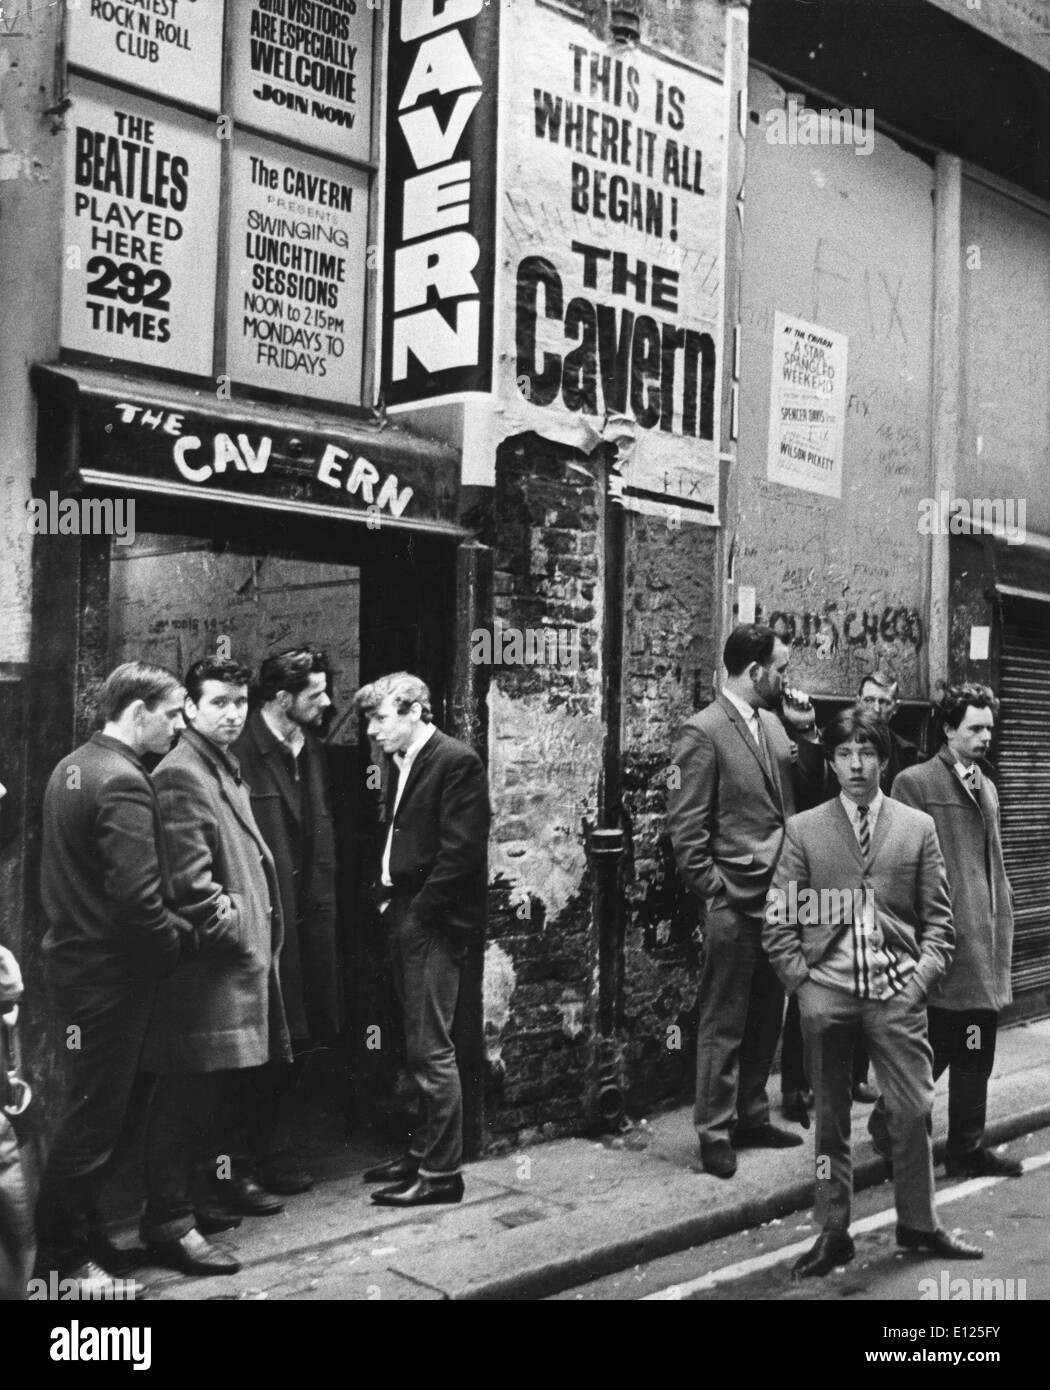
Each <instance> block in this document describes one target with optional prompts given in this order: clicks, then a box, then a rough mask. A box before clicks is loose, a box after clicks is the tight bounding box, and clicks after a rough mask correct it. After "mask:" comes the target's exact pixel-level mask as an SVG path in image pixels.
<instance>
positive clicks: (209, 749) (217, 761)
mask: <svg viewBox="0 0 1050 1390" xmlns="http://www.w3.org/2000/svg"><path fill="white" fill-rule="evenodd" d="M182 738H183V739H185V741H186V743H187V744H188V745H189V747H190V748H192V749H194V750H195V751H196V752H197V754H198V755H199V756H200V757H202V758H203V759H204V761H205V762H206V763H208V764H209V765H210V766H211V767H213V768H214V769H215V770H216V772H225V774H226V775H227V777H232V778H233V780H234V781H235V782H236V783H237V785H238V786H240V784H241V765H240V763H239V762H238V761H237V759H236V758H235V757H234V755H233V754H232V753H227V752H224V751H223V749H221V748H218V747H216V745H215V744H214V743H212V741H211V739H208V738H205V737H204V735H203V734H199V733H198V732H197V730H196V729H190V728H187V729H184V730H183V733H182Z"/></svg>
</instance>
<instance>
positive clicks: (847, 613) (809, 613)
mask: <svg viewBox="0 0 1050 1390" xmlns="http://www.w3.org/2000/svg"><path fill="white" fill-rule="evenodd" d="M755 618H756V621H758V622H760V623H768V625H769V626H770V627H771V628H772V629H773V631H774V632H775V633H776V634H777V636H778V637H779V638H780V640H781V641H782V642H786V643H787V644H788V645H789V646H792V647H811V648H813V649H814V651H815V653H816V655H817V657H818V658H819V659H821V660H823V661H830V660H832V658H834V657H835V656H836V655H837V654H838V652H839V650H840V648H847V649H848V648H850V647H874V646H877V645H878V644H879V643H880V642H906V643H908V644H909V645H910V646H912V647H914V648H915V650H916V651H918V650H919V649H920V648H921V646H922V644H923V637H924V632H923V625H922V617H921V616H920V614H919V611H918V609H916V608H909V607H906V606H900V607H894V606H893V605H891V604H887V605H886V606H885V607H884V608H883V609H881V610H880V609H878V608H871V609H869V608H864V609H861V610H859V611H858V610H857V609H855V608H850V609H845V610H842V609H840V605H839V604H838V603H835V602H831V603H826V604H825V605H824V608H823V611H820V612H816V611H813V610H812V609H802V610H800V611H797V612H793V611H789V610H785V609H774V610H773V611H772V612H770V613H769V614H768V616H767V615H765V614H764V613H763V611H762V605H761V604H759V605H757V606H756V610H755Z"/></svg>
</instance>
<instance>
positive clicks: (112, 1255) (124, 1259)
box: [88, 1231, 146, 1279]
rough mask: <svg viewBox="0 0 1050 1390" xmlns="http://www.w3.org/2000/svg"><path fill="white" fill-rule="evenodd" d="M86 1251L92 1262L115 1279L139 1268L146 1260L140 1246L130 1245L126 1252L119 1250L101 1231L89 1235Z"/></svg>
mask: <svg viewBox="0 0 1050 1390" xmlns="http://www.w3.org/2000/svg"><path fill="white" fill-rule="evenodd" d="M88 1249H89V1250H90V1252H91V1260H92V1262H93V1263H94V1264H98V1265H101V1266H102V1268H103V1269H104V1270H105V1271H106V1273H107V1274H112V1275H114V1276H115V1277H116V1278H117V1279H121V1278H123V1276H124V1275H125V1274H131V1273H132V1271H133V1270H136V1269H139V1268H141V1266H142V1264H143V1262H144V1260H145V1258H146V1252H145V1250H144V1249H143V1248H142V1246H141V1245H132V1246H129V1247H128V1249H126V1250H124V1249H121V1247H120V1246H119V1245H114V1244H113V1242H112V1241H111V1240H110V1238H109V1236H107V1235H105V1234H104V1233H103V1232H102V1231H95V1232H94V1233H93V1234H92V1235H91V1237H90V1238H89V1240H88Z"/></svg>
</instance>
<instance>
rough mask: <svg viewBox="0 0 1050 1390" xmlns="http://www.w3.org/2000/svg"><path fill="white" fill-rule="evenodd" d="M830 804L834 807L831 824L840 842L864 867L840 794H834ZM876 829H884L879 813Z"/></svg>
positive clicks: (873, 850) (873, 854)
mask: <svg viewBox="0 0 1050 1390" xmlns="http://www.w3.org/2000/svg"><path fill="white" fill-rule="evenodd" d="M831 804H832V806H833V808H834V810H833V813H832V822H833V824H834V826H835V830H836V831H837V833H838V836H839V839H840V840H841V841H842V843H843V844H844V845H845V847H846V848H847V849H848V850H849V852H850V854H852V855H853V858H854V859H855V860H856V861H857V863H858V864H859V865H860V866H861V868H865V867H866V866H865V864H864V856H863V854H861V852H860V845H859V844H858V843H857V836H856V834H855V833H854V830H853V826H852V825H851V824H850V818H849V816H848V815H847V814H846V808H845V806H843V804H842V798H841V796H836V797H835V799H834V801H833V802H832V803H831ZM883 809H885V806H884V808H883ZM876 829H877V830H884V829H885V826H884V823H883V819H882V816H881V814H880V815H879V821H878V825H877V827H876ZM876 839H878V836H877V835H876ZM871 857H872V859H874V858H875V845H874V842H873V843H872V855H871Z"/></svg>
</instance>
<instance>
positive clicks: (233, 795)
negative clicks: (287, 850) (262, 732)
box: [183, 729, 272, 864]
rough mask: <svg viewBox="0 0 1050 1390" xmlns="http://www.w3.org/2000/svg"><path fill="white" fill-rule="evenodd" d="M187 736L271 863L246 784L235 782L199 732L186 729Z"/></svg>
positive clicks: (185, 735) (223, 795) (223, 796)
mask: <svg viewBox="0 0 1050 1390" xmlns="http://www.w3.org/2000/svg"><path fill="white" fill-rule="evenodd" d="M187 736H188V737H189V740H190V747H191V748H193V749H194V751H195V752H196V753H197V754H198V755H199V757H201V758H202V759H203V761H204V762H205V763H206V764H207V765H208V767H210V768H211V770H212V773H213V775H214V777H215V779H216V781H217V782H218V784H219V794H220V795H221V797H222V799H223V800H224V801H225V802H226V804H227V806H229V808H230V810H231V811H232V812H233V814H234V815H235V816H236V817H237V820H238V821H239V822H240V823H241V825H242V826H243V827H244V829H245V830H246V831H247V832H248V834H249V835H250V836H251V837H252V839H253V840H254V841H255V843H256V844H257V845H258V846H259V850H260V852H261V853H262V855H263V857H264V858H265V860H266V861H267V862H268V863H270V864H272V856H271V854H270V848H269V846H268V845H267V843H266V841H265V840H264V839H263V837H262V834H261V832H260V830H259V827H258V826H257V825H256V824H255V817H254V816H253V815H252V803H251V798H250V796H249V793H248V788H247V785H246V784H245V783H244V782H236V781H235V780H234V777H233V772H232V771H231V769H230V767H229V765H228V763H227V762H226V761H225V759H224V758H223V757H222V755H221V754H220V753H219V752H218V751H217V750H216V749H214V748H212V746H211V744H210V743H209V742H208V740H207V739H206V738H203V737H202V736H201V735H200V734H198V733H196V732H195V731H194V730H193V729H187V730H186V733H185V734H183V738H186V737H187Z"/></svg>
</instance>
